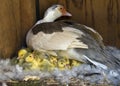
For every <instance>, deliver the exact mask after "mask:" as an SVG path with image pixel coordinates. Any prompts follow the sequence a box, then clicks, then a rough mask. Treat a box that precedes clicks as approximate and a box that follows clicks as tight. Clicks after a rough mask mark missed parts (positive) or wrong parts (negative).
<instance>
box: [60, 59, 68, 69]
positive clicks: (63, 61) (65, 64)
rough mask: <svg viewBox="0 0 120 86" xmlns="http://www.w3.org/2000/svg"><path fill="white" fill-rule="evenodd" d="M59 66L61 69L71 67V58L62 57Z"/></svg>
mask: <svg viewBox="0 0 120 86" xmlns="http://www.w3.org/2000/svg"><path fill="white" fill-rule="evenodd" d="M58 68H59V69H60V70H65V69H70V62H69V59H66V58H60V59H59V60H58Z"/></svg>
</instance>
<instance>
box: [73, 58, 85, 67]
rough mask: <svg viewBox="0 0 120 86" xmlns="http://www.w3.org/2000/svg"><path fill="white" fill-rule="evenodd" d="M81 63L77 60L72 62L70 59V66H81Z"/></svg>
mask: <svg viewBox="0 0 120 86" xmlns="http://www.w3.org/2000/svg"><path fill="white" fill-rule="evenodd" d="M82 63H83V62H80V61H77V60H74V59H72V60H71V66H72V67H74V66H79V65H80V64H82Z"/></svg>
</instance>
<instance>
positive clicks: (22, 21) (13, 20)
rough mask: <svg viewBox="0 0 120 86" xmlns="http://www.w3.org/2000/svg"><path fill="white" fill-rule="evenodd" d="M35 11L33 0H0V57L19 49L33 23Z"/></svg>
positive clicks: (7, 55)
mask: <svg viewBox="0 0 120 86" xmlns="http://www.w3.org/2000/svg"><path fill="white" fill-rule="evenodd" d="M35 11H36V10H35V0H0V57H3V58H6V57H11V56H12V55H13V54H14V53H15V52H16V51H17V50H18V49H20V47H21V45H22V42H23V40H24V38H25V34H26V32H27V31H28V29H29V28H30V27H31V26H32V25H33V23H35V19H36V12H35Z"/></svg>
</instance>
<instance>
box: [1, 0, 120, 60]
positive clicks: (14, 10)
mask: <svg viewBox="0 0 120 86" xmlns="http://www.w3.org/2000/svg"><path fill="white" fill-rule="evenodd" d="M53 4H63V5H64V6H65V7H66V8H67V9H68V11H69V12H71V14H72V15H73V16H72V18H71V19H72V20H74V21H77V22H79V23H81V24H85V25H87V26H90V27H93V28H94V29H95V30H96V31H98V32H99V33H100V34H101V35H102V36H103V38H104V43H105V44H106V45H112V46H116V47H119V48H120V0H3V1H2V0H1V1H0V8H1V9H0V57H2V58H7V57H11V56H12V55H13V54H14V53H15V52H17V50H18V49H20V47H21V46H22V44H23V43H24V42H25V34H26V32H27V31H28V30H29V29H30V28H31V26H32V25H33V24H34V23H35V21H36V20H38V19H39V18H42V17H43V13H44V11H45V10H46V9H47V8H48V7H49V6H51V5H53ZM39 14H40V15H39ZM39 16H40V17H39ZM36 18H37V19H36Z"/></svg>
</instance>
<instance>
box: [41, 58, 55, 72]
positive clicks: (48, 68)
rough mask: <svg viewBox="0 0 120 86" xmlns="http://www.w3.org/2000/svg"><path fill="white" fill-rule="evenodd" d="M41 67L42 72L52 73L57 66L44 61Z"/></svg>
mask: <svg viewBox="0 0 120 86" xmlns="http://www.w3.org/2000/svg"><path fill="white" fill-rule="evenodd" d="M39 67H40V70H41V71H45V72H47V71H52V70H54V68H55V65H53V64H52V63H50V61H49V60H47V59H43V61H42V62H40V65H39Z"/></svg>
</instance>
